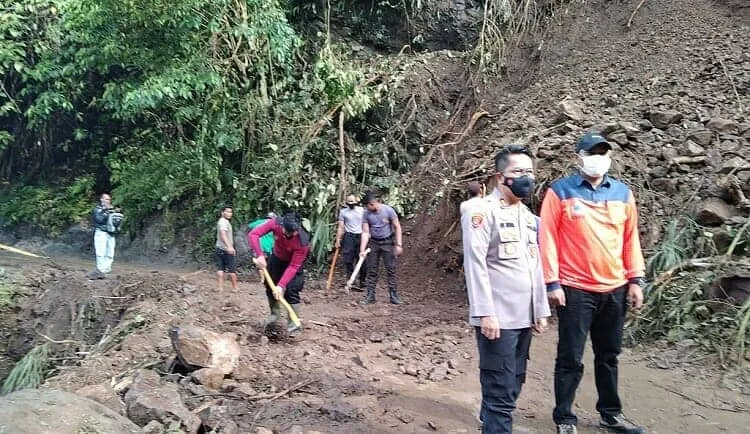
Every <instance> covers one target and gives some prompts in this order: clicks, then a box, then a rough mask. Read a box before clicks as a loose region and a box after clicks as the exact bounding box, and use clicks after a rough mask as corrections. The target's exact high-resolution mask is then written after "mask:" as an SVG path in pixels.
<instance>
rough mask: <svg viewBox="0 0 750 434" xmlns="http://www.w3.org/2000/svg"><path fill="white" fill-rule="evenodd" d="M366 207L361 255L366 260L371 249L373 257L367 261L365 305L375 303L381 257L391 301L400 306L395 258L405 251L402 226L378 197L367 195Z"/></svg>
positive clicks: (394, 214) (360, 247) (394, 212)
mask: <svg viewBox="0 0 750 434" xmlns="http://www.w3.org/2000/svg"><path fill="white" fill-rule="evenodd" d="M364 204H365V206H366V207H367V209H366V210H365V215H364V219H363V220H362V240H361V242H360V246H359V254H360V256H364V255H365V251H366V250H367V248H368V247H369V248H370V254H369V256H368V258H367V295H365V299H364V300H363V301H362V304H365V305H367V304H372V303H375V285H377V283H378V267H379V266H380V258H381V257H382V258H383V262H384V263H385V271H386V273H387V275H388V293H389V296H390V301H391V303H392V304H401V299H400V298H399V297H398V292H397V291H396V258H397V257H399V256H401V253H403V251H404V248H403V244H402V238H401V223H400V222H399V221H398V215H396V211H394V210H393V208H391V207H390V206H388V205H386V204H384V203H380V199H379V198H378V197H377V196H376V195H375V194H373V193H367V195H366V196H365V199H364Z"/></svg>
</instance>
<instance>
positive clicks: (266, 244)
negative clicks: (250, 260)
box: [247, 212, 276, 257]
mask: <svg viewBox="0 0 750 434" xmlns="http://www.w3.org/2000/svg"><path fill="white" fill-rule="evenodd" d="M275 218H276V213H273V212H269V213H268V214H266V218H262V219H258V220H255V221H252V222H250V223H248V224H247V227H248V228H250V230H251V231H252V230H253V229H255V228H256V227H258V226H260V225H262V224H263V223H265V222H267V221H268V220H270V219H275ZM273 242H274V239H273V232H269V233H267V234H265V235H263V236H262V237H260V249H261V250H263V253H264V254H265V255H266V256H267V257H270V255H271V252H272V251H273Z"/></svg>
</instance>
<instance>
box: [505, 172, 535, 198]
mask: <svg viewBox="0 0 750 434" xmlns="http://www.w3.org/2000/svg"><path fill="white" fill-rule="evenodd" d="M503 185H505V186H506V187H508V188H509V189H510V192H511V193H513V196H515V197H517V198H519V199H524V198H527V197H529V196H531V192H532V191H534V180H533V179H531V177H530V176H529V175H523V176H519V177H518V178H505V180H504V181H503Z"/></svg>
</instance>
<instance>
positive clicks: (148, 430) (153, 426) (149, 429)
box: [143, 420, 166, 434]
mask: <svg viewBox="0 0 750 434" xmlns="http://www.w3.org/2000/svg"><path fill="white" fill-rule="evenodd" d="M165 431H166V430H165V429H164V425H162V423H161V422H159V421H157V420H152V421H151V422H149V423H147V424H146V426H144V427H143V434H163V433H164V432H165Z"/></svg>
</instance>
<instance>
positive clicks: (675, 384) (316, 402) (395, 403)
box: [0, 254, 750, 433]
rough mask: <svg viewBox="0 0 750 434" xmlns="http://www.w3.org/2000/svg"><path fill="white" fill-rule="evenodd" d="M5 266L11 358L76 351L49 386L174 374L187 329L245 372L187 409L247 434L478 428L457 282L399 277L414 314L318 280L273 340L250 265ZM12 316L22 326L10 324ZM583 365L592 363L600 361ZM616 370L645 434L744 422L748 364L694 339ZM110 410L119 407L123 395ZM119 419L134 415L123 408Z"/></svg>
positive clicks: (540, 385)
mask: <svg viewBox="0 0 750 434" xmlns="http://www.w3.org/2000/svg"><path fill="white" fill-rule="evenodd" d="M0 267H2V269H3V270H5V273H6V274H13V275H14V276H17V277H16V284H18V285H21V286H22V288H21V289H19V292H21V293H23V294H25V295H24V296H23V297H22V298H21V299H19V300H17V301H18V303H19V304H18V306H19V307H18V308H16V309H15V310H12V311H8V310H6V311H5V313H4V314H3V330H2V333H3V336H5V337H6V339H5V342H6V344H8V345H9V346H10V347H11V348H10V350H11V351H10V354H12V355H13V354H17V353H22V352H24V351H25V350H27V349H28V348H29V345H30V343H31V342H32V341H36V342H37V343H39V342H44V341H45V340H54V341H58V342H59V341H63V340H70V341H78V342H72V343H71V342H68V343H64V344H56V345H55V346H54V347H55V349H56V350H57V356H58V359H57V360H56V362H57V363H60V364H61V366H59V367H58V368H57V369H56V370H55V371H54V372H53V373H52V376H51V378H49V379H48V381H47V382H46V384H45V385H44V386H43V387H54V388H60V389H64V390H68V391H77V390H80V389H81V388H83V387H84V386H89V385H104V386H110V387H111V385H112V384H115V383H117V382H118V381H119V380H121V379H122V378H123V377H125V376H126V375H128V374H131V373H132V372H133V371H134V370H135V369H137V368H139V367H143V366H148V368H147V369H152V370H155V371H157V372H159V373H160V374H162V375H165V374H166V373H165V371H164V363H163V362H164V361H166V360H167V359H169V358H170V356H171V355H172V348H171V344H170V340H169V337H168V334H167V333H168V329H169V327H170V326H171V325H175V324H180V325H186V324H192V325H198V326H202V327H205V328H208V329H210V330H213V331H217V332H227V331H228V332H233V333H236V334H237V336H238V340H239V343H240V345H241V348H242V356H241V360H240V366H239V368H238V369H236V370H235V372H234V373H233V374H232V375H231V376H230V377H229V378H227V379H225V380H224V389H223V391H224V392H225V394H224V395H222V394H220V393H216V392H212V391H208V390H206V389H205V388H203V387H202V386H199V385H197V384H191V385H189V386H188V387H182V388H181V395H182V398H183V402H184V403H185V405H186V406H187V407H188V408H190V409H194V408H197V407H200V406H201V405H202V404H207V403H210V404H211V405H213V406H224V407H226V408H227V409H228V414H230V415H231V418H232V419H233V420H234V421H235V422H236V423H237V424H238V426H239V428H240V432H255V430H256V429H257V428H258V427H264V428H268V429H272V430H276V431H278V432H300V429H302V430H303V431H302V432H304V431H305V430H316V431H321V432H331V433H352V432H362V433H380V432H382V433H396V432H398V433H407V432H408V433H411V432H414V433H417V432H446V433H448V432H452V433H459V432H476V431H477V430H478V424H477V421H476V414H477V409H478V407H479V402H480V394H479V384H478V371H477V353H476V349H475V344H474V334H473V330H471V329H470V328H469V327H468V326H467V323H466V321H465V316H466V311H467V306H466V301H465V298H464V293H463V289H462V288H461V287H459V286H458V285H456V284H455V282H456V279H455V276H453V275H437V274H436V275H434V276H433V277H432V278H431V279H427V280H426V281H421V282H418V281H415V280H413V279H412V280H410V278H409V276H408V271H407V270H402V273H401V274H402V293H403V298H404V300H405V304H404V305H403V306H400V307H394V306H391V305H390V304H387V303H385V297H384V296H383V294H384V292H385V291H384V290H383V289H380V290H379V295H380V298H379V300H378V303H377V304H375V305H374V306H371V307H362V306H359V305H358V304H357V302H358V301H359V299H360V297H361V293H356V292H352V293H349V294H346V293H343V292H340V291H338V290H333V291H331V292H325V291H324V290H323V288H324V283H323V282H318V281H312V282H309V283H308V284H307V287H306V290H305V292H304V293H303V294H304V304H303V311H302V319H303V322H304V324H305V331H304V333H303V334H302V336H301V337H300V338H298V339H294V340H289V339H286V338H278V337H277V336H275V335H271V339H270V340H269V339H268V338H267V336H266V335H265V334H263V329H262V326H261V322H262V320H263V318H264V316H265V315H266V313H267V304H266V300H265V295H264V292H263V288H262V286H261V285H260V283H259V279H258V275H257V274H256V273H255V272H254V271H253V270H243V272H242V273H241V283H240V288H239V290H238V291H236V292H234V291H232V290H231V289H225V290H224V292H222V293H218V292H217V291H216V283H215V280H214V274H213V271H211V270H210V269H209V268H208V267H206V269H205V270H179V269H163V268H159V267H154V268H153V269H149V268H143V267H141V266H138V267H136V266H129V265H127V264H123V263H119V262H118V263H116V270H115V273H116V274H117V277H115V278H113V279H108V280H101V281H89V280H87V279H86V278H85V272H86V271H88V269H89V267H90V264H89V263H88V262H86V261H76V260H70V259H61V258H55V263H54V264H51V263H49V262H44V261H37V260H26V259H19V258H18V257H11V256H8V255H5V254H2V255H0ZM343 283H344V282H343V277H342V276H337V280H336V284H335V285H334V286H336V288H338V289H340V288H341V286H342V284H343ZM92 302H98V306H99V307H98V308H97V310H96V311H97V312H98V316H97V317H96V318H92V321H91V323H90V326H89V327H88V328H87V331H86V333H87V334H86V333H84V334H83V335H81V334H80V332H76V331H75V330H73V329H74V326H72V325H71V324H73V323H75V321H72V318H71V316H72V314H71V312H79V311H80V309H81V306H83V305H86V304H91V303H92ZM71 306H72V307H71ZM11 317H14V318H17V319H18V323H17V324H15V326H16V327H17V328H16V329H10V330H9V329H8V328H7V327H9V326H10V324H11V323H12V321H8V319H9V318H11ZM134 319H137V321H134ZM118 324H120V325H127V327H126V332H124V333H122V334H121V335H120V336H121V339H118V340H117V341H116V342H114V343H113V344H112V345H110V346H107V345H104V347H107V348H106V350H103V351H100V350H97V349H96V346H97V344H100V342H101V341H102V339H101V338H102V336H103V335H104V334H105V332H106V334H108V335H114V334H116V333H113V331H114V330H120V328H119V327H118ZM16 330H17V331H16ZM34 330H36V332H38V333H34ZM71 330H73V331H71ZM76 333H79V334H76ZM42 334H43V335H44V336H46V337H41V335H42ZM555 342H556V334H555V330H554V328H553V329H552V330H550V331H549V332H548V333H545V334H544V335H542V336H538V337H536V338H535V339H534V343H533V348H532V360H531V363H530V371H529V376H528V382H527V384H526V386H525V389H524V391H523V394H522V396H521V399H520V401H519V403H518V407H519V408H518V410H517V412H516V415H517V425H519V426H520V427H523V428H526V429H527V430H528V432H538V433H548V432H554V428H553V424H552V420H551V407H552V404H553V396H552V370H553V364H554V354H555ZM76 352H78V353H86V352H88V353H89V354H76ZM587 356H588V357H589V359H588V361H587V367H589V368H590V367H591V360H590V356H591V354H590V351H589V352H587ZM621 366H622V371H621V374H620V378H621V391H622V395H623V399H624V402H625V403H626V408H627V412H628V414H629V415H630V416H632V417H633V418H634V419H636V420H638V421H640V422H641V423H643V424H645V425H646V426H647V427H648V429H649V432H659V433H678V432H679V433H714V432H716V433H719V432H743V431H744V429H745V428H746V424H747V420H748V415H749V413H748V412H750V382H748V381H747V378H746V377H745V378H743V377H742V373H741V372H738V371H737V370H721V369H720V368H719V367H718V365H717V362H716V360H715V359H714V358H712V357H706V356H701V355H700V353H699V352H697V351H696V349H694V348H691V347H690V343H689V342H688V343H684V345H683V347H682V348H680V347H677V348H672V349H657V348H641V349H629V350H627V351H626V352H625V354H624V355H623V356H622V358H621ZM164 378H167V379H168V380H169V381H179V380H180V377H179V376H174V375H173V376H171V377H169V376H165V377H164ZM113 379H114V380H113ZM300 383H302V384H305V385H304V386H303V387H300V388H299V389H297V390H296V391H294V392H292V393H289V394H285V395H282V396H280V397H278V398H277V399H275V400H273V401H269V400H268V399H254V398H252V397H253V396H258V397H262V396H263V395H265V394H269V395H274V394H278V392H283V391H284V390H286V389H288V388H290V387H293V386H295V385H299V384H300ZM239 390H241V391H242V392H243V394H238V393H237V391H239ZM238 396H242V397H244V398H243V399H237V397H238ZM595 399H596V393H595V390H594V386H593V378H592V375H591V369H588V370H587V371H586V375H585V378H584V381H583V384H582V387H581V389H580V393H579V395H578V398H577V404H576V406H577V411H578V413H579V415H580V416H581V417H582V423H581V425H580V427H581V432H584V433H585V432H599V429H598V428H597V427H596V423H597V418H596V412H595V410H594V405H595ZM114 401H115V404H113V405H114V406H115V408H117V407H118V405H119V404H118V403H117V401H119V399H118V398H115V400H114ZM110 402H111V401H110ZM119 410H120V411H121V412H124V405H122V406H121V407H120V408H119Z"/></svg>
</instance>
